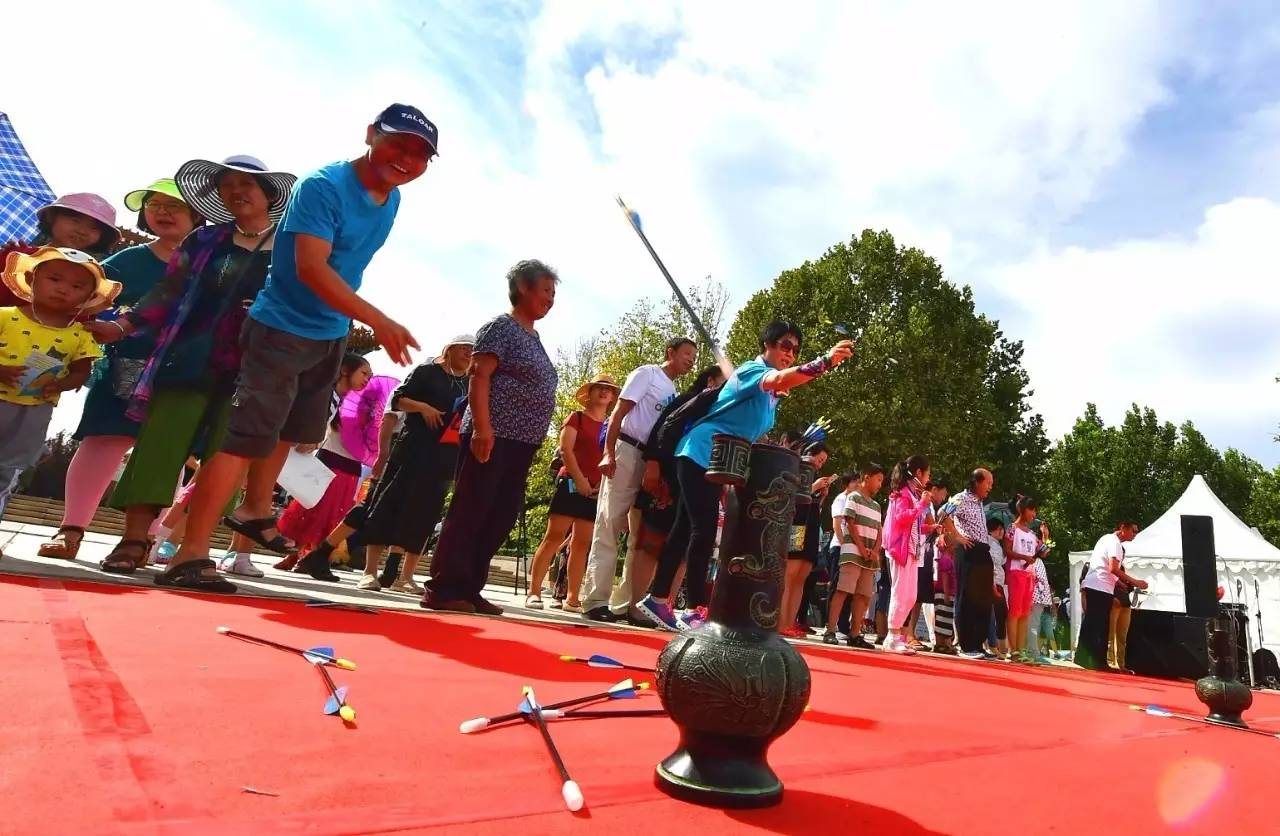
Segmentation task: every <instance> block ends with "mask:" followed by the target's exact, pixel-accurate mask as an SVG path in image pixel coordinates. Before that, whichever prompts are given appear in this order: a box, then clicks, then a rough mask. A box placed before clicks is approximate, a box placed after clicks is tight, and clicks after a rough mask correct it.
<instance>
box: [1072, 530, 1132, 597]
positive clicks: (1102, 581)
mask: <svg viewBox="0 0 1280 836" xmlns="http://www.w3.org/2000/svg"><path fill="white" fill-rule="evenodd" d="M1112 558H1114V559H1116V560H1118V561H1120V565H1121V566H1123V565H1124V543H1121V542H1120V536H1119V535H1118V534H1116V533H1115V532H1114V531H1113V532H1111V533H1110V534H1104V535H1102V537H1101V538H1099V540H1098V545H1096V546H1094V547H1093V557H1091V558H1090V559H1089V566H1090V568H1089V574H1087V575H1085V576H1084V583H1082V584H1081V586H1083V587H1084V588H1085V589H1096V590H1098V591H1099V592H1105V593H1107V594H1108V595H1110V594H1112V593H1113V592H1115V591H1116V576H1115V575H1113V574H1111V560H1112Z"/></svg>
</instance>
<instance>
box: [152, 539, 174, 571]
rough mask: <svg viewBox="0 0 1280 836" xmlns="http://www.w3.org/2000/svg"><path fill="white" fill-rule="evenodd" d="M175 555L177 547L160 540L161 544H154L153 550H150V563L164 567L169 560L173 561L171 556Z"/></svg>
mask: <svg viewBox="0 0 1280 836" xmlns="http://www.w3.org/2000/svg"><path fill="white" fill-rule="evenodd" d="M177 553H178V547H177V546H175V545H174V544H173V543H170V542H169V541H168V540H162V541H161V542H159V543H156V545H155V548H154V549H152V555H151V562H152V563H155V564H158V565H160V566H165V565H167V564H168V563H169V561H170V560H173V556H174V555H175V554H177Z"/></svg>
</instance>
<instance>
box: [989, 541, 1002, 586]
mask: <svg viewBox="0 0 1280 836" xmlns="http://www.w3.org/2000/svg"><path fill="white" fill-rule="evenodd" d="M987 544H988V545H989V546H990V547H991V580H992V581H994V582H995V585H996V586H998V587H1000V588H1001V589H1003V588H1004V547H1003V546H1001V545H1000V541H999V540H997V539H996V538H994V537H992V536H991V535H990V534H988V535H987Z"/></svg>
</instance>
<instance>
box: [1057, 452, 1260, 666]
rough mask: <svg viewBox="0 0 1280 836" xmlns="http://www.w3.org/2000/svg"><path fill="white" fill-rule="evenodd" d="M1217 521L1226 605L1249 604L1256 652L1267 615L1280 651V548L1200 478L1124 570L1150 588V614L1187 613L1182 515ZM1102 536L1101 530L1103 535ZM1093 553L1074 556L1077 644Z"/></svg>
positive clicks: (1139, 543) (1141, 541) (1129, 551)
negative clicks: (1083, 577)
mask: <svg viewBox="0 0 1280 836" xmlns="http://www.w3.org/2000/svg"><path fill="white" fill-rule="evenodd" d="M1183 515H1189V516H1206V517H1212V518H1213V544H1214V550H1215V552H1217V568H1218V585H1219V586H1221V587H1222V589H1223V596H1222V601H1223V602H1224V603H1228V604H1234V603H1240V604H1244V605H1245V610H1246V612H1247V613H1248V614H1249V638H1250V641H1252V642H1253V647H1254V648H1255V649H1256V648H1258V647H1260V646H1261V645H1262V643H1261V642H1260V640H1259V624H1258V612H1259V610H1261V612H1262V619H1261V620H1262V625H1261V627H1262V630H1261V636H1262V637H1263V638H1265V639H1266V646H1267V647H1269V648H1271V649H1272V650H1273V651H1280V549H1277V548H1276V547H1275V546H1273V545H1271V544H1270V543H1268V542H1267V541H1266V540H1265V539H1263V537H1262V535H1261V534H1259V533H1258V531H1257V529H1254V528H1250V527H1249V526H1247V525H1245V524H1244V522H1242V521H1241V520H1240V518H1239V517H1237V516H1236V515H1235V514H1233V513H1231V510H1230V509H1229V508H1227V506H1225V505H1223V504H1222V500H1220V499H1218V497H1217V496H1216V495H1215V494H1214V493H1213V491H1212V490H1210V488H1209V485H1208V483H1207V482H1205V481H1204V477H1203V476H1200V475H1196V476H1195V477H1193V478H1192V480H1191V484H1189V485H1187V489H1186V490H1185V491H1184V492H1183V494H1182V496H1181V497H1179V498H1178V501H1177V502H1175V503H1173V505H1172V506H1171V507H1170V508H1169V510H1168V511H1165V512H1164V514H1162V515H1161V517H1160V519H1158V520H1156V521H1155V522H1153V523H1152V524H1151V525H1149V526H1147V527H1146V528H1145V529H1143V530H1142V531H1140V532H1139V533H1138V536H1137V537H1135V538H1134V540H1133V542H1132V543H1128V544H1126V546H1125V569H1126V570H1127V571H1128V572H1129V574H1131V575H1133V576H1134V577H1135V578H1142V579H1143V580H1145V581H1147V582H1148V583H1149V584H1150V587H1149V588H1148V593H1149V594H1147V595H1146V596H1144V597H1143V598H1142V599H1141V607H1142V608H1143V609H1148V610H1165V611H1167V612H1186V611H1187V605H1186V596H1185V590H1184V587H1183V585H1182V517H1183ZM1102 533H1103V532H1099V536H1101V534H1102ZM1092 556H1093V553H1092V551H1081V552H1072V553H1071V610H1072V612H1071V625H1072V644H1073V645H1074V643H1075V642H1074V637H1075V635H1076V634H1078V632H1079V629H1080V588H1079V587H1080V574H1081V569H1082V568H1083V567H1085V566H1087V565H1088V564H1089V560H1090V558H1091V557H1092Z"/></svg>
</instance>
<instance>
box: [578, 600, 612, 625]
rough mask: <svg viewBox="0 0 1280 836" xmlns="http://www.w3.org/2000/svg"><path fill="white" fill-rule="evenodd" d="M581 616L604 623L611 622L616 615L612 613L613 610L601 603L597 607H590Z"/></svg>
mask: <svg viewBox="0 0 1280 836" xmlns="http://www.w3.org/2000/svg"><path fill="white" fill-rule="evenodd" d="M582 617H583V618H585V619H587V620H588V621H599V622H602V623H604V624H613V623H614V622H615V621H617V620H618V617H617V616H616V615H614V614H613V610H611V609H609V607H608V605H605V604H601V605H600V606H598V607H592V608H591V609H589V610H587V611H586V612H584V613H583V614H582Z"/></svg>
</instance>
